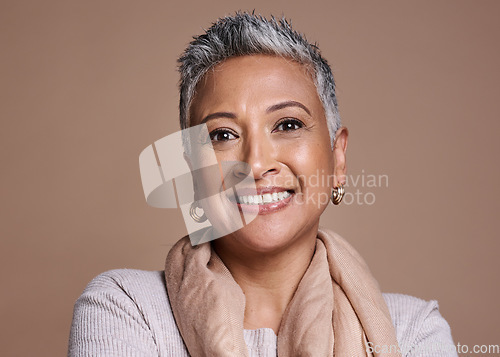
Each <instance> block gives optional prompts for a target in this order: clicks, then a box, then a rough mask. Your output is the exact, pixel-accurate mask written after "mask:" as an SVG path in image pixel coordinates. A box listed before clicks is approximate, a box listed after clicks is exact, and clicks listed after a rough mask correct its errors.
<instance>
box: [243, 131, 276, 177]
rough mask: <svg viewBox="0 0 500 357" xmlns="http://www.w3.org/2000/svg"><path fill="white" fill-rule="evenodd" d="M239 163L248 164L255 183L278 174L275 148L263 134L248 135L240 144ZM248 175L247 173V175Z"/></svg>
mask: <svg viewBox="0 0 500 357" xmlns="http://www.w3.org/2000/svg"><path fill="white" fill-rule="evenodd" d="M241 151H242V152H241V159H240V160H241V161H243V162H245V163H247V164H248V168H250V169H251V170H252V173H253V178H254V180H255V181H258V180H260V179H265V178H269V177H271V176H273V175H276V174H278V173H279V172H280V167H281V166H280V164H279V161H278V160H277V153H278V152H277V151H278V150H277V148H276V146H275V145H273V142H272V140H271V138H270V137H269V136H268V135H265V134H264V133H249V134H248V135H247V136H246V138H244V140H243V142H242V150H241ZM247 174H248V173H247Z"/></svg>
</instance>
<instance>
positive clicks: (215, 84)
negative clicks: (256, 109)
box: [191, 55, 322, 119]
mask: <svg viewBox="0 0 500 357" xmlns="http://www.w3.org/2000/svg"><path fill="white" fill-rule="evenodd" d="M311 72H312V71H311V70H310V68H309V66H306V65H303V64H300V63H297V62H295V61H293V60H291V59H287V58H283V57H277V56H268V55H251V56H240V57H232V58H230V59H227V60H225V61H224V62H222V63H220V64H218V65H216V66H215V67H214V68H213V69H211V70H210V71H209V72H208V73H207V74H206V75H205V76H204V77H203V78H202V79H201V80H200V82H199V83H198V85H197V87H196V94H195V97H194V100H193V105H192V108H191V110H192V111H191V114H192V115H193V116H196V113H199V111H200V110H202V111H203V110H204V109H206V107H207V106H219V105H223V104H224V105H228V104H231V103H232V104H234V105H237V104H238V103H241V102H245V103H248V104H250V103H252V105H256V104H262V105H266V104H271V105H272V104H274V103H272V102H276V101H280V100H296V101H300V102H306V103H307V104H309V105H310V106H315V105H317V104H319V105H321V103H320V101H319V97H318V93H317V90H316V86H315V85H314V81H313V78H312V75H311ZM304 104H305V103H304ZM321 108H322V106H321ZM193 119H195V118H193Z"/></svg>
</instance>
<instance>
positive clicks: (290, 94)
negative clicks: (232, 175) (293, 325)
mask: <svg viewBox="0 0 500 357" xmlns="http://www.w3.org/2000/svg"><path fill="white" fill-rule="evenodd" d="M283 103H286V105H283ZM278 104H279V106H277V105H278ZM221 113H222V114H221ZM190 115H191V116H190V123H191V125H197V124H200V123H202V122H205V123H206V125H207V127H208V131H209V133H210V135H211V138H212V145H213V149H214V151H215V154H216V157H217V160H218V161H224V160H229V161H232V160H238V161H244V162H246V163H248V164H249V165H250V167H251V169H252V173H253V178H254V179H255V183H256V186H257V188H262V187H276V186H278V187H283V188H286V189H287V190H293V193H294V194H293V196H292V199H291V200H290V202H289V203H288V204H287V205H286V206H285V207H283V208H280V209H278V210H275V211H272V212H269V213H267V214H259V215H258V216H257V217H256V218H255V219H254V220H253V221H251V222H250V223H249V224H248V225H247V226H245V227H244V228H242V229H240V230H238V231H236V232H234V233H231V234H229V235H227V236H225V237H222V238H219V239H217V240H215V241H213V242H212V244H213V247H214V249H215V250H216V252H217V254H218V255H219V256H220V258H221V259H222V261H223V262H224V264H225V265H226V266H227V267H228V269H229V271H230V272H231V274H232V275H233V277H234V279H235V281H236V282H237V283H238V284H239V286H240V287H241V289H242V290H243V292H244V294H245V297H246V308H245V320H244V327H245V329H257V328H272V329H273V330H274V332H275V333H276V334H277V333H278V330H279V326H280V322H281V318H282V316H283V313H284V311H285V309H286V307H287V305H288V303H289V302H290V300H291V299H292V297H293V294H294V292H295V290H296V288H297V286H298V284H299V282H300V280H301V278H302V276H303V275H304V273H305V271H306V270H307V267H308V265H309V263H310V261H311V258H312V256H313V254H314V249H315V244H316V235H317V231H318V225H319V218H320V215H321V214H322V213H323V211H324V209H325V208H326V206H327V205H328V201H327V200H326V197H329V196H330V194H331V190H332V188H333V187H336V186H337V185H338V184H339V183H345V174H346V164H345V160H346V157H345V152H346V148H347V137H348V131H347V129H346V128H345V127H342V128H340V129H339V130H338V131H337V132H336V135H335V137H336V140H335V146H334V149H333V150H332V149H331V143H330V140H331V139H330V136H329V133H328V128H327V123H326V119H325V114H324V109H323V106H322V103H321V101H320V99H319V97H318V94H317V91H316V87H315V85H314V82H313V80H312V78H311V76H310V74H309V73H308V71H307V68H306V67H305V66H303V65H301V64H298V63H296V62H294V61H291V60H288V59H284V58H281V57H275V56H266V55H252V56H242V57H234V58H230V59H228V60H226V61H225V62H223V63H221V64H219V65H217V66H215V67H214V69H212V70H211V71H209V72H208V73H207V74H206V75H205V77H204V78H203V79H202V80H201V81H200V83H199V84H198V86H197V90H196V96H195V98H194V99H193V102H192V105H191V108H190ZM314 175H316V176H318V175H322V176H324V177H325V178H327V179H325V180H323V181H324V184H322V185H318V184H316V182H315V181H314V182H313V181H312V180H310V179H308V178H311V177H312V176H314ZM307 198H309V200H307Z"/></svg>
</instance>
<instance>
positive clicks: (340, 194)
mask: <svg viewBox="0 0 500 357" xmlns="http://www.w3.org/2000/svg"><path fill="white" fill-rule="evenodd" d="M344 193H345V189H344V184H342V183H341V184H340V185H339V186H337V187H335V188H334V189H333V190H332V203H333V204H334V205H338V204H340V202H341V201H342V198H344Z"/></svg>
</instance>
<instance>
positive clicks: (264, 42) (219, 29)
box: [178, 12, 341, 147]
mask: <svg viewBox="0 0 500 357" xmlns="http://www.w3.org/2000/svg"><path fill="white" fill-rule="evenodd" d="M257 54H265V55H274V56H280V57H284V58H289V59H291V60H294V61H296V62H298V63H300V64H303V65H305V66H308V67H309V68H310V69H312V77H313V81H314V84H315V85H316V89H317V91H318V96H319V98H320V100H321V102H322V104H323V108H324V110H325V117H326V121H327V124H328V131H329V133H330V138H331V142H332V147H333V141H334V139H335V132H336V131H337V129H339V128H340V126H341V122H340V116H339V112H338V106H337V97H336V95H335V81H334V79H333V74H332V70H331V68H330V66H329V65H328V62H327V61H326V60H325V59H324V58H323V57H321V54H320V50H319V48H318V47H317V46H316V45H315V44H311V43H309V42H308V41H307V40H306V38H305V37H304V36H303V35H301V34H300V33H298V32H296V31H294V30H293V29H292V26H291V23H290V22H289V21H287V20H286V19H285V18H282V19H281V20H277V19H276V18H274V17H271V19H270V20H268V19H266V18H264V17H262V16H260V15H255V14H253V13H252V14H249V13H245V12H238V13H236V14H235V15H234V16H229V17H223V18H220V19H218V20H217V21H216V22H215V23H213V24H212V26H211V27H210V28H209V29H208V30H206V32H205V33H204V34H202V35H200V36H197V37H194V40H193V41H192V42H191V43H190V44H189V45H188V47H187V48H186V50H185V51H184V52H183V54H182V55H181V57H180V58H179V59H178V63H179V72H180V75H181V78H180V84H179V92H180V101H179V114H180V124H181V129H186V128H188V127H189V125H190V124H189V115H190V114H189V108H190V106H191V102H192V100H193V97H194V95H195V92H196V86H197V84H198V83H199V81H200V80H201V79H202V78H203V76H204V75H205V74H206V73H207V72H208V71H209V70H210V69H211V68H213V67H214V66H216V65H217V64H219V63H221V62H223V61H224V60H226V59H228V58H231V57H236V56H245V55H257Z"/></svg>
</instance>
